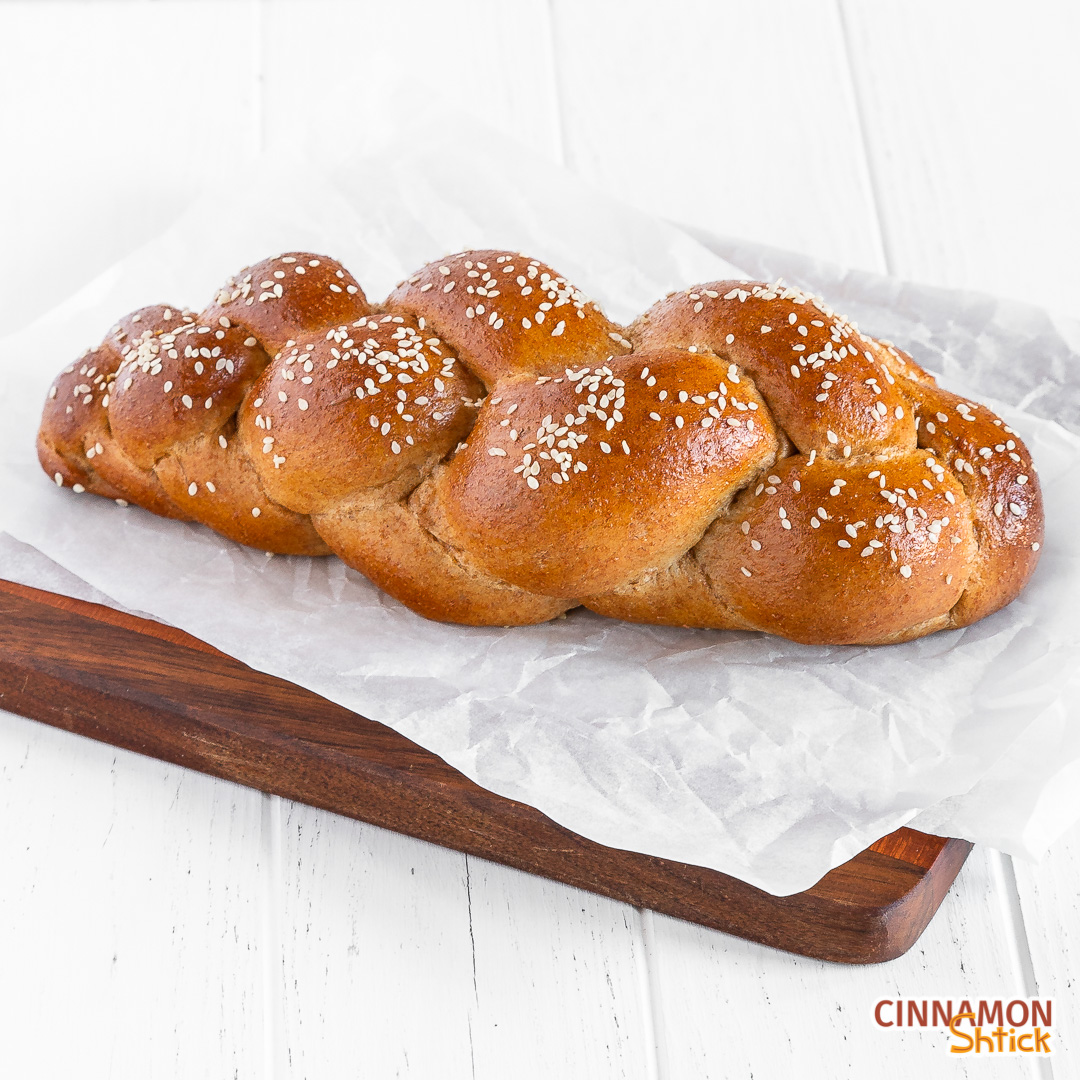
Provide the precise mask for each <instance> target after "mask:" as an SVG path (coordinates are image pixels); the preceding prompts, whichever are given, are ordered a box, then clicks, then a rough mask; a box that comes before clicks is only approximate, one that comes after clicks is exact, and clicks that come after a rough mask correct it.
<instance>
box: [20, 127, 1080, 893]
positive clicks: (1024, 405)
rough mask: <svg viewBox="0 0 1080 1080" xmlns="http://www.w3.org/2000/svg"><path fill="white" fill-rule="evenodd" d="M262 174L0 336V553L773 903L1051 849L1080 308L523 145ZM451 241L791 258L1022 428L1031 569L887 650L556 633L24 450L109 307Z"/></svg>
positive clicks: (687, 257)
mask: <svg viewBox="0 0 1080 1080" xmlns="http://www.w3.org/2000/svg"><path fill="white" fill-rule="evenodd" d="M280 171H281V170H275V168H273V164H272V163H262V164H258V165H256V166H255V167H253V168H252V169H251V170H250V173H249V174H248V175H247V176H243V177H241V176H233V177H229V178H226V179H223V180H221V181H220V182H219V183H217V184H216V185H215V186H214V187H213V188H212V189H211V190H209V191H208V193H207V195H206V196H205V197H204V198H203V199H201V200H200V201H199V202H198V203H197V204H196V205H195V206H193V207H191V209H190V210H189V211H188V212H187V213H186V214H185V215H184V217H183V218H182V219H181V220H180V221H179V222H177V224H176V225H175V226H174V227H172V228H170V229H169V230H168V232H166V233H165V234H163V235H162V236H160V237H159V238H157V239H156V240H154V241H153V242H152V243H149V244H147V245H146V246H144V247H142V248H141V249H139V250H137V251H135V252H133V253H132V254H131V255H130V256H129V257H128V258H126V259H124V260H123V261H122V262H121V263H119V264H117V265H116V266H114V267H113V268H112V269H111V270H109V271H108V272H107V273H105V274H103V275H101V276H100V277H99V278H97V279H95V280H94V281H93V282H91V283H90V284H89V285H88V286H87V287H86V288H84V289H83V290H82V291H81V292H80V293H78V294H77V295H76V296H75V297H73V298H72V299H71V300H69V301H68V302H66V303H64V304H63V305H61V306H60V307H59V308H57V309H56V310H54V311H53V312H51V313H50V314H49V315H48V316H46V317H45V318H43V319H41V320H39V321H38V322H37V323H36V324H35V325H33V326H32V327H30V328H29V329H27V330H26V331H24V332H22V333H19V334H17V335H15V336H11V337H8V338H5V339H0V416H4V417H6V418H8V421H7V433H6V435H7V437H6V438H5V439H4V440H3V441H2V447H0V529H2V530H3V531H4V532H6V533H7V534H9V535H8V536H7V537H3V538H2V542H0V574H2V575H3V576H6V577H9V578H14V579H16V580H21V581H24V582H27V583H29V584H37V585H40V586H41V587H45V588H52V589H54V590H58V591H63V592H70V593H73V594H76V595H85V596H89V597H91V598H96V599H98V600H107V602H112V603H115V604H117V605H121V606H124V607H126V608H129V609H134V610H140V611H145V612H147V613H149V614H151V615H152V616H154V617H156V618H159V619H162V620H164V621H167V622H169V623H172V624H174V625H176V626H179V627H182V628H183V629H185V630H187V631H189V632H190V633H192V634H195V635H197V636H198V637H200V638H203V639H204V640H206V641H208V642H211V643H212V644H214V645H216V646H217V647H219V648H221V649H223V650H224V651H226V652H228V653H230V654H231V655H233V656H235V657H238V658H239V659H241V660H243V661H244V662H245V663H248V664H250V665H252V666H254V667H256V668H260V669H262V670H265V671H269V672H272V673H273V674H275V675H279V676H281V677H283V678H286V679H290V680H292V681H293V682H296V683H299V684H301V685H303V686H306V687H308V688H310V689H311V690H314V691H316V692H318V693H320V694H323V695H324V696H326V697H328V698H330V699H332V700H334V701H337V702H340V703H341V704H342V705H345V706H348V707H349V708H352V709H354V710H356V711H358V712H360V713H363V714H364V715H366V716H369V717H371V718H372V719H375V720H379V721H382V722H383V723H386V724H389V725H390V726H391V727H393V728H395V729H397V730H398V731H400V732H402V733H403V734H404V735H407V736H408V737H409V738H411V739H414V740H415V741H416V742H418V743H420V744H422V745H423V746H425V747H427V748H428V749H430V750H432V751H434V752H435V753H437V754H439V755H441V756H442V757H443V758H444V759H445V760H447V761H448V762H449V763H450V764H452V765H453V766H455V767H456V768H458V769H460V770H461V771H463V772H464V773H466V774H467V775H468V776H470V777H471V778H472V779H474V780H476V781H477V782H478V783H480V784H482V785H484V786H485V787H487V788H490V789H491V790H493V791H496V792H498V793H499V794H502V795H505V796H508V797H510V798H513V799H519V800H521V801H523V802H526V803H531V804H532V805H533V806H536V807H538V808H539V809H540V810H542V811H543V812H544V813H546V814H548V815H550V816H551V817H552V818H554V819H555V820H556V821H558V822H560V823H561V824H563V825H565V826H567V827H569V828H571V829H573V830H574V831H576V832H578V833H581V834H583V835H585V836H588V837H590V838H592V839H594V840H597V841H600V842H601V843H604V844H608V845H611V846H613V847H619V848H629V849H632V850H636V851H642V852H647V853H649V854H652V855H657V856H662V857H665V858H670V859H678V860H681V861H685V862H688V863H696V864H700V865H702V866H708V867H712V868H714V869H717V870H720V871H723V872H725V873H728V874H733V875H735V876H737V877H740V878H742V879H744V880H746V881H749V882H751V883H752V884H754V885H757V886H759V887H760V888H763V889H766V890H768V891H770V892H774V893H778V894H786V893H790V892H794V891H798V890H801V889H804V888H807V887H809V886H810V885H811V884H812V883H813V882H815V881H816V880H817V879H818V878H820V877H821V876H822V875H823V874H824V873H825V872H826V871H828V870H829V869H830V868H832V867H833V866H836V865H838V864H839V863H841V862H843V861H844V860H846V859H848V858H850V857H851V856H852V855H854V854H855V853H856V852H858V851H859V850H861V849H862V848H864V847H865V846H867V845H868V844H870V843H872V842H873V841H874V840H876V839H877V838H878V837H880V836H882V835H884V834H885V833H887V832H890V831H892V830H893V829H895V828H898V827H899V826H900V825H904V824H911V825H914V826H915V827H918V828H923V829H926V830H928V831H933V832H938V833H942V834H947V835H957V836H963V837H966V838H968V839H971V840H975V841H978V842H983V843H987V844H991V845H994V846H997V847H999V848H1001V849H1003V850H1006V851H1009V852H1012V853H1015V854H1019V855H1028V856H1037V855H1039V854H1041V852H1042V851H1043V850H1044V849H1045V848H1046V846H1047V845H1048V844H1049V843H1050V842H1052V841H1053V840H1054V838H1055V837H1056V836H1057V835H1058V834H1059V833H1060V832H1062V831H1063V830H1064V829H1066V828H1068V827H1069V826H1070V825H1071V824H1072V823H1073V822H1075V821H1076V820H1077V819H1078V818H1080V724H1078V723H1077V719H1078V714H1080V674H1078V672H1080V663H1078V661H1080V631H1078V629H1077V620H1076V618H1075V612H1076V611H1077V610H1078V609H1080V565H1078V556H1080V540H1078V538H1080V528H1078V526H1080V501H1078V500H1077V499H1076V494H1077V487H1078V481H1077V476H1078V475H1080V438H1078V436H1077V432H1078V431H1080V366H1078V365H1080V330H1078V328H1077V327H1076V326H1075V325H1072V324H1066V323H1063V322H1060V321H1055V320H1054V319H1052V318H1051V317H1050V316H1049V315H1047V314H1046V313H1044V312H1042V311H1040V310H1038V309H1035V308H1032V307H1029V306H1024V305H1020V304H1015V303H1007V302H1004V301H998V300H993V299H990V298H988V297H985V296H975V295H971V294H960V293H952V292H945V291H943V290H935V289H929V288H922V287H917V286H913V285H910V284H905V283H903V282H899V281H894V280H890V279H887V278H882V277H878V276H874V275H870V274H864V273H844V272H842V271H839V270H837V269H836V268H833V267H828V266H823V265H820V264H816V263H813V262H811V261H809V260H805V259H800V258H798V257H795V256H791V255H787V254H785V253H783V252H776V251H770V250H768V249H764V248H760V247H755V246H752V245H748V244H735V243H724V242H722V241H716V240H712V239H710V238H708V237H698V236H694V235H691V232H690V230H684V229H679V228H676V227H675V226H672V225H670V224H667V223H665V222H662V221H660V220H657V219H655V218H651V217H649V216H646V215H644V214H641V213H637V212H635V211H631V210H628V209H627V208H625V207H623V206H621V205H619V204H617V203H615V202H612V201H610V200H607V199H605V198H602V197H601V196H599V195H597V194H596V193H594V192H593V191H591V190H590V189H589V188H588V187H586V186H585V185H584V184H582V183H581V182H579V181H577V180H575V179H573V178H572V177H570V176H569V175H568V174H565V173H562V172H560V171H559V170H558V169H556V168H554V167H552V166H549V165H546V164H539V163H537V162H534V161H532V160H530V159H529V158H528V156H527V155H526V154H525V153H524V152H523V151H521V150H519V149H516V148H513V147H506V146H502V147H500V148H499V150H498V151H497V152H494V151H493V152H492V153H491V156H490V157H485V155H484V154H483V153H482V152H479V151H476V150H472V151H469V152H467V153H465V152H460V151H456V150H455V149H454V148H453V145H452V142H451V141H450V140H448V141H447V142H446V144H445V145H441V146H440V145H434V146H433V145H431V143H430V142H429V143H428V144H427V149H425V150H417V151H415V152H407V151H406V152H402V151H398V152H397V153H396V154H394V155H393V156H387V155H383V156H381V157H380V159H379V160H378V161H377V162H369V163H365V162H359V163H357V164H355V165H354V166H353V167H351V168H349V169H347V170H339V171H338V172H337V173H335V174H334V175H333V176H332V177H322V178H320V177H318V176H313V175H311V174H310V173H309V172H305V171H303V170H298V171H297V172H296V174H294V175H293V176H291V177H282V176H280V175H278V173H280ZM254 177H257V178H258V182H257V183H256V182H254V181H253V179H252V178H254ZM503 177H507V178H508V179H505V180H504V179H502V178H503ZM465 247H506V248H511V249H521V250H524V251H526V252H527V253H529V254H531V255H536V256H539V257H540V258H542V259H544V260H546V261H548V262H550V263H551V264H553V265H554V266H556V267H557V268H558V269H559V270H560V272H562V273H564V274H566V275H567V276H568V277H569V278H570V279H571V280H573V281H574V282H575V283H577V284H578V285H579V286H580V287H581V288H582V289H583V290H584V291H585V292H587V293H589V294H591V295H592V296H593V297H594V298H596V299H597V300H598V301H599V302H600V303H601V305H602V306H603V307H604V308H605V310H606V311H607V312H608V313H609V314H610V315H611V316H612V317H614V318H616V319H622V320H627V321H628V320H630V319H631V318H633V317H634V316H635V315H636V314H637V313H638V312H640V311H642V310H644V309H645V308H646V307H647V306H649V304H651V303H652V302H653V301H655V300H656V299H658V298H659V297H660V296H662V295H664V293H666V292H667V291H669V290H671V289H674V288H678V287H684V286H686V285H689V284H693V283H695V282H698V281H704V280H709V279H714V278H722V277H728V276H739V277H741V276H744V275H745V274H750V275H752V276H755V277H758V276H763V277H773V276H776V275H777V274H780V273H782V274H784V275H785V276H786V278H787V280H790V281H792V282H794V283H797V284H800V285H802V286H804V287H807V286H808V287H810V288H811V289H814V290H815V291H821V292H822V293H823V294H824V295H825V296H826V298H827V300H829V301H830V303H832V304H833V306H834V307H836V308H837V309H838V310H842V311H845V312H847V313H850V314H852V315H853V316H854V317H856V318H857V319H858V320H859V321H860V323H861V324H862V325H863V327H864V328H865V329H866V330H867V331H869V332H871V333H874V334H880V335H884V336H887V337H890V338H893V339H894V340H896V341H897V342H898V343H900V344H902V345H903V346H904V347H906V348H909V349H910V350H911V351H912V352H913V353H914V354H915V356H916V359H918V360H920V361H921V362H923V363H924V364H926V365H927V366H928V367H930V368H931V369H932V370H935V371H937V372H941V373H942V374H943V376H944V384H945V385H946V386H947V387H949V388H950V389H953V390H957V391H959V392H962V393H966V394H970V395H971V396H972V397H973V398H975V399H977V400H980V401H985V402H987V403H988V404H991V405H993V406H994V407H996V408H998V409H999V411H1000V412H1001V413H1002V415H1004V416H1005V417H1006V419H1007V422H1008V423H1010V424H1011V425H1012V426H1013V427H1015V428H1016V429H1017V430H1018V431H1019V432H1020V433H1021V434H1022V435H1023V437H1024V439H1025V440H1026V441H1027V443H1028V446H1029V447H1030V449H1031V451H1032V453H1033V455H1034V457H1035V462H1036V466H1037V468H1038V470H1039V475H1040V478H1041V480H1042V484H1043V491H1044V494H1045V498H1046V509H1047V536H1046V543H1045V546H1044V550H1043V558H1042V560H1041V562H1040V564H1039V567H1038V570H1037V572H1036V574H1035V577H1034V579H1033V580H1032V582H1031V583H1030V585H1029V586H1028V588H1027V589H1026V590H1025V591H1024V594H1023V595H1022V596H1021V597H1020V599H1018V600H1017V601H1016V602H1014V603H1013V604H1011V605H1010V606H1009V607H1008V608H1007V609H1006V610H1004V611H1001V612H999V613H997V614H996V615H994V616H992V617H990V618H988V619H985V620H983V621H982V622H980V623H978V624H976V625H975V626H972V627H968V628H967V629H964V630H955V631H950V632H947V633H939V634H935V635H933V636H932V637H929V638H925V639H922V640H920V641H915V642H911V643H909V644H905V645H893V646H886V647H878V648H859V647H810V646H805V645H796V644H793V643H791V642H788V641H783V640H781V639H779V638H773V637H768V636H766V635H761V634H752V633H740V632H715V631H697V630H682V629H675V628H661V627H648V626H635V625H631V624H628V623H621V622H616V621H611V620H607V619H603V618H601V617H600V616H598V615H594V614H592V613H589V612H586V611H581V610H579V611H575V612H573V613H571V614H570V615H569V616H568V617H567V618H565V619H560V620H556V621H554V622H551V623H548V624H545V625H543V626H533V627H521V628H514V629H487V628H470V627H456V626H444V625H441V624H438V623H433V622H427V621H425V620H424V619H421V618H420V617H419V616H416V615H413V614H412V613H411V612H409V611H407V610H406V609H405V608H403V607H402V606H401V605H400V604H398V603H397V602H396V601H394V600H392V599H390V598H389V597H388V596H386V595H385V594H383V593H381V592H379V591H378V590H377V589H376V588H375V587H374V586H372V585H370V584H369V583H368V582H366V581H365V580H364V579H363V578H362V577H361V576H360V575H359V574H357V573H355V572H353V571H351V570H348V569H346V567H345V566H344V565H343V564H342V563H340V562H338V561H337V560H336V559H303V558H286V557H280V556H275V557H267V556H266V555H264V554H263V553H261V552H256V551H251V550H248V549H245V548H242V547H239V546H238V545H235V544H232V543H230V542H229V541H227V540H224V539H222V538H220V537H218V536H216V535H214V534H213V533H211V532H209V531H208V530H206V529H204V528H202V527H200V526H197V525H191V524H183V523H178V522H173V521H167V520H164V519H162V518H157V517H154V516H153V515H151V514H149V513H146V512H144V511H142V510H139V509H137V508H135V507H129V508H126V509H121V508H119V507H117V506H115V505H114V504H113V503H111V502H109V501H107V500H104V499H97V498H93V497H90V496H82V497H79V496H76V495H75V494H74V493H73V492H72V491H71V490H70V489H65V490H59V489H57V488H56V487H55V486H54V485H53V484H51V483H49V481H48V479H47V478H46V477H45V476H44V474H43V473H42V472H41V470H40V468H39V466H38V465H37V462H36V459H35V455H34V433H35V430H36V427H37V423H38V419H39V416H40V408H41V403H42V401H43V400H44V396H45V393H46V391H47V388H48V386H49V384H50V381H51V379H52V378H53V377H54V375H55V373H56V372H57V371H58V370H59V369H60V368H61V367H63V366H64V365H65V364H67V363H69V362H70V361H71V360H72V359H73V358H74V357H76V356H77V355H79V354H80V353H81V352H82V350H83V349H84V348H85V347H86V346H87V345H89V344H91V343H96V342H97V341H99V340H100V339H101V337H102V336H103V333H104V331H105V330H107V328H108V327H109V326H110V325H111V323H112V322H113V321H114V320H115V319H116V317H117V316H118V315H119V314H121V313H123V312H125V311H127V310H130V309H131V308H134V307H137V306H140V305H142V304H147V303H155V302H162V303H165V302H168V303H171V304H175V305H181V304H182V305H188V306H191V307H194V308H196V309H197V308H198V307H199V306H201V305H202V304H205V303H207V302H208V301H209V300H210V298H211V296H212V294H213V291H214V289H215V288H216V286H217V285H218V284H220V282H221V281H223V280H224V279H225V278H226V277H227V276H228V275H229V274H230V273H232V272H233V271H235V270H236V269H238V268H239V267H240V266H242V265H244V264H246V263H249V262H254V261H256V260H258V259H260V258H263V257H265V256H267V255H271V254H275V253H277V252H278V251H281V250H286V249H289V248H294V249H296V248H299V249H310V250H314V251H320V252H325V253H327V254H330V255H333V256H335V257H337V258H339V259H341V260H342V261H343V262H344V263H345V264H346V265H347V266H348V267H349V269H350V270H352V272H353V273H354V274H355V275H356V277H357V278H358V279H359V280H360V282H361V283H362V284H363V286H364V288H365V291H366V292H367V293H368V295H369V296H370V297H371V298H373V299H376V300H378V299H379V298H380V297H381V296H384V295H385V294H386V293H387V292H388V291H389V290H390V288H391V287H392V286H393V285H394V284H395V283H396V282H397V281H398V280H399V279H400V278H402V277H404V276H405V275H407V274H408V273H411V272H412V271H414V270H415V269H416V268H418V267H419V266H421V265H422V264H423V263H425V262H427V261H428V260H429V259H433V258H438V257H439V256H441V255H443V254H445V253H447V252H450V251H455V250H459V249H461V248H465ZM722 254H723V255H726V256H727V257H728V258H729V259H731V260H732V262H731V263H729V262H727V261H725V259H724V258H723V257H722ZM735 266H739V267H740V268H741V269H739V270H736V269H735ZM1017 406H1020V407H1021V408H1019V409H1018V408H1017ZM12 538H14V539H12ZM72 575H74V576H72Z"/></svg>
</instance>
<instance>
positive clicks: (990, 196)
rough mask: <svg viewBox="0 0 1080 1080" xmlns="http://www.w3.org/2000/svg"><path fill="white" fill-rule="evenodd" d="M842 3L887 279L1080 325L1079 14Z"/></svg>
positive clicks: (1046, 8)
mask: <svg viewBox="0 0 1080 1080" xmlns="http://www.w3.org/2000/svg"><path fill="white" fill-rule="evenodd" d="M842 4H843V18H844V24H845V26H846V28H847V31H848V40H849V43H850V50H851V59H852V65H853V70H854V72H855V80H856V85H857V87H858V92H859V100H860V105H861V110H862V114H863V118H864V122H865V130H866V143H867V150H868V153H869V160H870V168H871V171H872V174H873V179H874V189H875V193H876V195H877V198H878V199H879V201H880V211H881V217H882V222H883V231H884V234H885V243H886V247H887V249H888V253H889V272H890V273H892V274H895V275H897V276H899V277H905V278H913V279H915V280H918V281H925V282H928V283H930V284H937V285H952V286H961V287H964V288H974V289H983V290H985V291H987V292H993V293H998V294H1000V295H1004V296H1015V297H1018V298H1020V299H1023V300H1030V301H1031V302H1032V303H1036V304H1040V305H1042V306H1044V307H1049V308H1051V309H1053V310H1058V311H1061V312H1063V313H1067V314H1070V315H1072V316H1074V317H1075V316H1077V315H1080V276H1078V274H1077V265H1076V255H1075V248H1076V244H1077V242H1078V241H1080V202H1078V201H1077V199H1076V176H1077V169H1078V167H1080V122H1078V120H1077V117H1078V115H1080V65H1078V64H1077V62H1076V49H1077V43H1078V42H1080V6H1078V5H1077V4H1075V3H1073V2H1071V0H1060V2H1055V0H1034V2H1031V3H1024V4H996V5H987V4H986V3H982V2H979V0H955V2H951V3H940V2H939V0H884V2H880V3H874V4H861V3H857V2H853V0H842Z"/></svg>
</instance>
